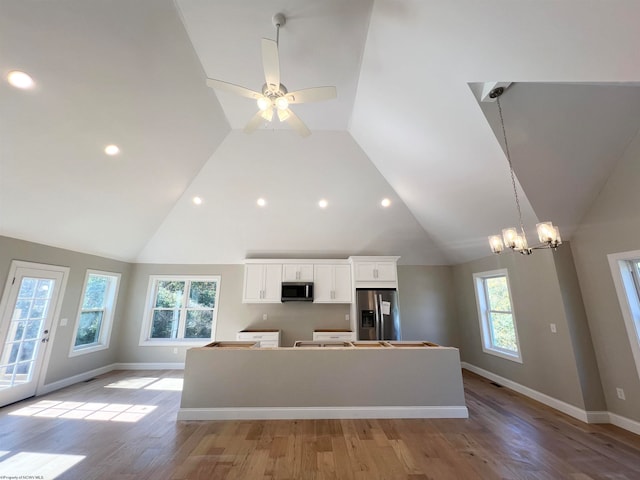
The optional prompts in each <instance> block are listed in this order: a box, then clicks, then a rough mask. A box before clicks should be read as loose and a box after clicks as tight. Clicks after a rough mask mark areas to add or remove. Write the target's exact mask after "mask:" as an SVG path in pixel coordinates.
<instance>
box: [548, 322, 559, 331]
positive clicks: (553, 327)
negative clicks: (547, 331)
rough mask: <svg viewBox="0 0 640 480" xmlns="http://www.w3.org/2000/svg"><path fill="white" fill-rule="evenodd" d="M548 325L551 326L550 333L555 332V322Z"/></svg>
mask: <svg viewBox="0 0 640 480" xmlns="http://www.w3.org/2000/svg"><path fill="white" fill-rule="evenodd" d="M549 327H550V328H551V333H557V332H558V330H557V329H556V324H555V323H550V324H549Z"/></svg>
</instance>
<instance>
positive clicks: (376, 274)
mask: <svg viewBox="0 0 640 480" xmlns="http://www.w3.org/2000/svg"><path fill="white" fill-rule="evenodd" d="M373 278H378V269H377V268H374V269H373Z"/></svg>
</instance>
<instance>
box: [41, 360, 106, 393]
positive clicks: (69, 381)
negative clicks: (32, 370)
mask: <svg viewBox="0 0 640 480" xmlns="http://www.w3.org/2000/svg"><path fill="white" fill-rule="evenodd" d="M114 365H115V364H113V363H112V364H111V365H105V366H104V367H100V368H96V369H94V370H89V371H88V372H84V373H79V374H78V375H74V376H72V377H67V378H63V379H62V380H58V381H57V382H52V383H47V384H46V385H43V386H42V387H41V388H39V389H38V391H37V392H36V395H38V396H39V395H45V394H47V393H51V392H54V391H56V390H60V389H61V388H65V387H69V386H71V385H74V384H76V383H80V382H84V381H85V380H89V379H91V378H93V377H97V376H98V375H103V374H105V373H109V372H110V371H112V370H115V368H114Z"/></svg>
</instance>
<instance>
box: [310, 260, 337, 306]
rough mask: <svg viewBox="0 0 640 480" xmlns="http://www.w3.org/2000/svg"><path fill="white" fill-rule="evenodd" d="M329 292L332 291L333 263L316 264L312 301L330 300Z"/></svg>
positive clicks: (322, 301) (324, 301) (323, 301)
mask: <svg viewBox="0 0 640 480" xmlns="http://www.w3.org/2000/svg"><path fill="white" fill-rule="evenodd" d="M331 292H333V265H316V268H315V272H314V278H313V301H314V302H316V303H327V302H331V301H332V298H331V297H332V295H331Z"/></svg>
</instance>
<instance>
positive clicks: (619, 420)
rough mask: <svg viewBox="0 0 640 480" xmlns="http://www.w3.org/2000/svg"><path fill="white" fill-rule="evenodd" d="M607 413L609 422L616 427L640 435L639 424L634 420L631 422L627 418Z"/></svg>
mask: <svg viewBox="0 0 640 480" xmlns="http://www.w3.org/2000/svg"><path fill="white" fill-rule="evenodd" d="M608 413H609V422H610V423H612V424H613V425H615V426H616V427H620V428H624V429H625V430H629V431H630V432H633V433H635V434H636V435H640V422H637V421H635V420H631V419H630V418H627V417H622V416H620V415H617V414H615V413H611V412H608Z"/></svg>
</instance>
